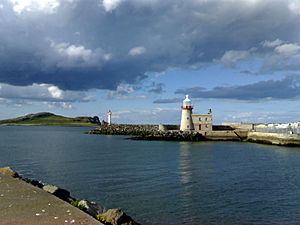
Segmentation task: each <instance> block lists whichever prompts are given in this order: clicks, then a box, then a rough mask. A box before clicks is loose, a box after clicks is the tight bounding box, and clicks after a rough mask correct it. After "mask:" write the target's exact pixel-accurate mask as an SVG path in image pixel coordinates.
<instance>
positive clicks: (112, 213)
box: [98, 209, 139, 225]
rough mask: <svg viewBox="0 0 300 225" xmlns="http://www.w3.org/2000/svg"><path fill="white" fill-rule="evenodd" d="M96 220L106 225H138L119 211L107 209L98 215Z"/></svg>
mask: <svg viewBox="0 0 300 225" xmlns="http://www.w3.org/2000/svg"><path fill="white" fill-rule="evenodd" d="M98 219H99V220H100V221H101V222H102V223H104V224H106V225H139V224H138V223H136V222H135V221H134V220H133V219H132V218H131V217H129V216H127V215H126V214H125V213H124V212H123V211H122V210H121V209H109V210H107V212H105V213H103V214H101V215H99V216H98Z"/></svg>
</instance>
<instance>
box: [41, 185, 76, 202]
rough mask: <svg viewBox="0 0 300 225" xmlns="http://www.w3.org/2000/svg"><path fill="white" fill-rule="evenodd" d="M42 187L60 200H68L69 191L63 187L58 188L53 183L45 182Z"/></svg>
mask: <svg viewBox="0 0 300 225" xmlns="http://www.w3.org/2000/svg"><path fill="white" fill-rule="evenodd" d="M43 189H44V190H45V191H47V192H49V193H50V194H53V195H55V196H56V197H58V198H60V199H62V200H65V201H68V199H69V197H70V192H69V191H67V190H65V189H62V188H59V187H57V186H54V185H50V184H47V185H45V186H44V187H43Z"/></svg>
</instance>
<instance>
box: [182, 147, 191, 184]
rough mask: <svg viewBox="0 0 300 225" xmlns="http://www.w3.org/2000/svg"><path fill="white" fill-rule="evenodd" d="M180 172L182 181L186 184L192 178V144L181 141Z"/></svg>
mask: <svg viewBox="0 0 300 225" xmlns="http://www.w3.org/2000/svg"><path fill="white" fill-rule="evenodd" d="M179 174H180V181H181V183H182V184H183V185H186V184H188V183H190V182H191V180H192V171H191V144H190V143H185V142H183V143H180V156H179Z"/></svg>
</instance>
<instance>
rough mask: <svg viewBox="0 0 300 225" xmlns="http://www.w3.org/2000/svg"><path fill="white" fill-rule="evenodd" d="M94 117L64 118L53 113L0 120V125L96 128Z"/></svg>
mask: <svg viewBox="0 0 300 225" xmlns="http://www.w3.org/2000/svg"><path fill="white" fill-rule="evenodd" d="M95 124H96V123H95V121H94V120H93V118H92V117H75V118H70V117H64V116H59V115H55V114H53V113H48V112H41V113H35V114H28V115H26V116H21V117H17V118H14V119H7V120H0V125H39V126H94V125H95Z"/></svg>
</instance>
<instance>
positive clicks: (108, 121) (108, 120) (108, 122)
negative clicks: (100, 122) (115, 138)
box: [107, 110, 112, 125]
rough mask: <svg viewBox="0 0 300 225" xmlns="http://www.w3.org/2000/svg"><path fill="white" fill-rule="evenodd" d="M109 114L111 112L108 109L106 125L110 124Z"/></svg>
mask: <svg viewBox="0 0 300 225" xmlns="http://www.w3.org/2000/svg"><path fill="white" fill-rule="evenodd" d="M111 115H112V112H111V111H110V110H108V112H107V124H108V125H111Z"/></svg>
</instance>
